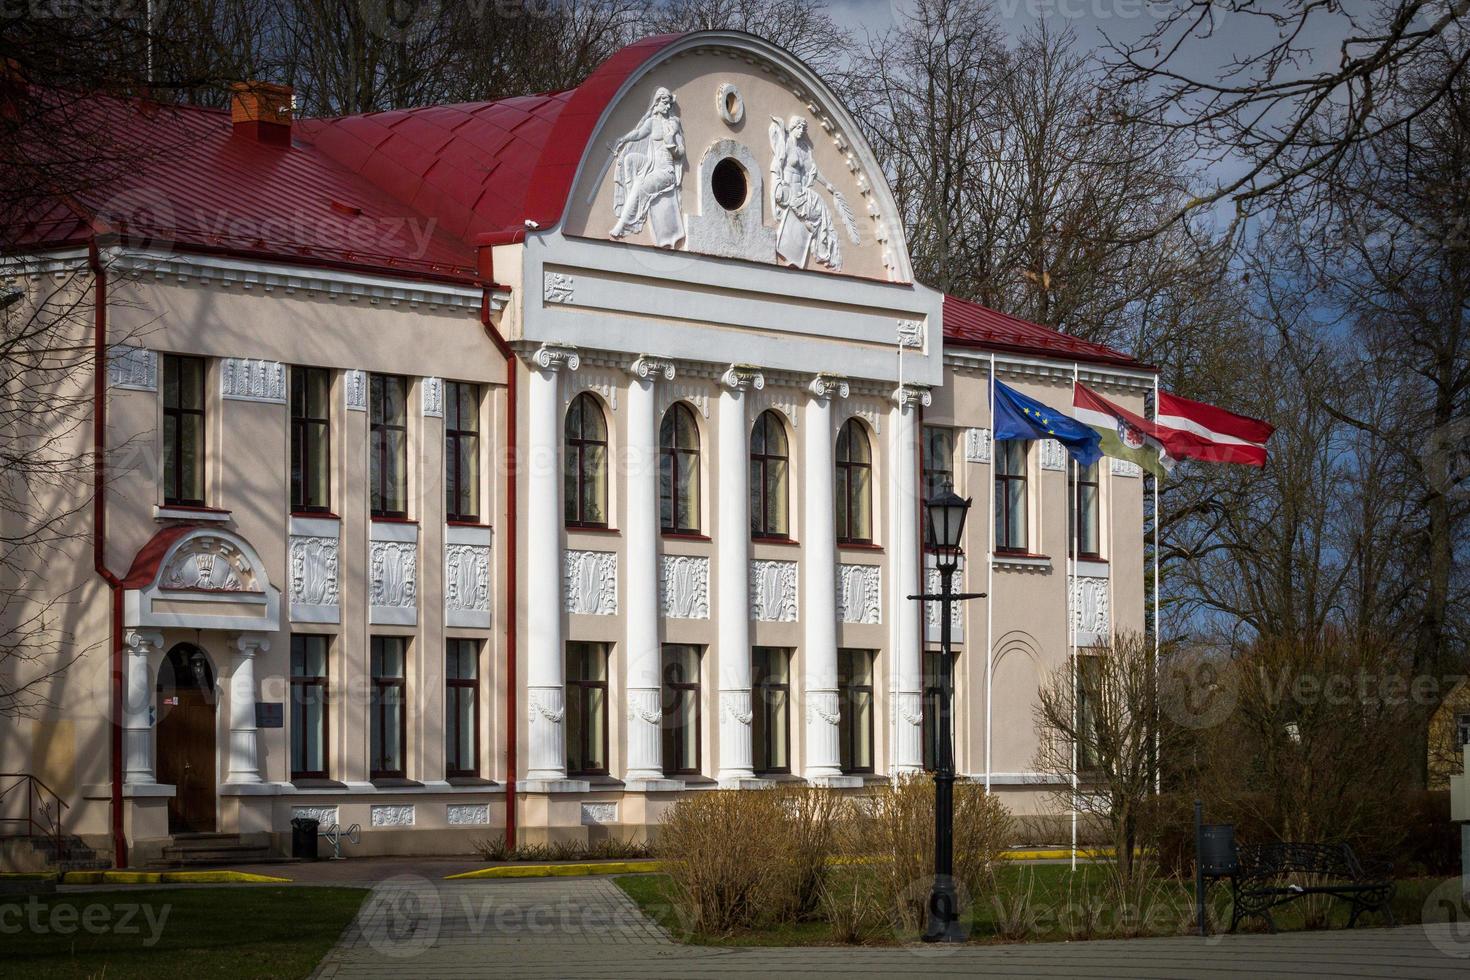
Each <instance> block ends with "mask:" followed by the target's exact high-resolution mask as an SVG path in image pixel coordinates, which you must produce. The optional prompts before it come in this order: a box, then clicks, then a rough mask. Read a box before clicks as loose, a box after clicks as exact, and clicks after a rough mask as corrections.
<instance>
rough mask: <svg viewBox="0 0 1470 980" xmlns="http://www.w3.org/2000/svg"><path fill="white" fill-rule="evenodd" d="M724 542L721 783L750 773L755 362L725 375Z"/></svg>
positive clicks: (759, 380)
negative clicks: (749, 403) (751, 394)
mask: <svg viewBox="0 0 1470 980" xmlns="http://www.w3.org/2000/svg"><path fill="white" fill-rule="evenodd" d="M720 381H721V384H722V386H723V387H722V389H721V391H720V413H719V420H720V433H719V443H720V449H719V464H720V465H719V469H718V470H717V471H716V479H717V480H718V481H719V495H718V498H717V506H718V507H719V514H720V525H719V536H720V540H719V546H718V548H717V550H716V553H715V557H716V561H717V562H718V565H717V567H716V569H715V581H716V584H717V586H718V587H717V589H716V592H715V613H716V615H717V616H718V617H719V619H718V623H719V640H718V641H717V643H718V647H717V649H718V652H719V664H720V771H719V780H720V785H721V786H726V787H738V786H739V785H740V782H741V780H745V779H750V778H751V777H752V776H753V775H754V773H753V772H752V770H751V742H750V719H751V717H752V715H751V705H750V451H749V448H748V444H749V441H750V423H749V420H747V419H746V417H745V392H746V391H747V390H748V389H751V388H754V389H755V390H757V391H759V390H760V389H762V388H764V387H765V386H766V379H765V377H764V376H763V375H762V374H761V373H760V372H759V371H757V370H755V369H754V368H750V367H745V366H741V365H734V366H732V367H731V368H730V369H729V370H728V371H726V372H725V373H724V375H723V376H722V377H721V379H720Z"/></svg>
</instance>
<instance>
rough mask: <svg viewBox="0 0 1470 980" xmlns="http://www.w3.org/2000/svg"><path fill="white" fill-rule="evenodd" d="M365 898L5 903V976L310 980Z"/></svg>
mask: <svg viewBox="0 0 1470 980" xmlns="http://www.w3.org/2000/svg"><path fill="white" fill-rule="evenodd" d="M366 896H367V892H366V891H365V890H363V889H359V888H270V887H246V888H239V887H237V888H156V889H155V888H130V889H125V890H117V891H97V892H74V893H58V894H52V895H35V896H24V895H7V896H4V897H0V950H3V953H0V962H3V963H4V967H3V968H0V973H3V974H5V975H8V976H24V977H26V978H27V980H40V978H45V977H99V978H106V980H115V978H124V977H146V978H150V980H163V978H170V977H179V978H187V980H198V978H202V977H232V978H233V977H305V976H306V975H308V974H309V973H311V971H312V970H313V969H314V968H315V967H316V964H317V962H318V961H319V960H320V959H321V958H322V957H323V956H324V955H326V952H327V950H329V949H331V947H332V946H333V944H335V943H336V941H337V939H338V937H339V936H341V934H342V930H343V929H345V928H346V927H347V924H348V923H349V922H351V921H352V917H353V916H354V915H356V914H357V907H358V906H359V905H361V904H362V900H363V899H364V898H365V897H366Z"/></svg>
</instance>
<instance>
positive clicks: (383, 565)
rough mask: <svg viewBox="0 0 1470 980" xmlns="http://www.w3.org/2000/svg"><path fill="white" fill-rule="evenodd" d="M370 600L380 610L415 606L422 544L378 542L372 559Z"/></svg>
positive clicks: (370, 562)
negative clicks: (419, 548) (419, 553)
mask: <svg viewBox="0 0 1470 980" xmlns="http://www.w3.org/2000/svg"><path fill="white" fill-rule="evenodd" d="M369 565H370V582H369V586H368V590H369V591H368V594H369V600H368V601H369V603H370V604H371V605H373V606H375V607H378V608H380V609H390V608H406V607H407V608H411V607H413V606H414V605H415V603H416V602H417V601H418V584H417V571H418V545H416V544H414V543H413V542H409V541H374V542H373V543H372V554H371V559H370V561H369Z"/></svg>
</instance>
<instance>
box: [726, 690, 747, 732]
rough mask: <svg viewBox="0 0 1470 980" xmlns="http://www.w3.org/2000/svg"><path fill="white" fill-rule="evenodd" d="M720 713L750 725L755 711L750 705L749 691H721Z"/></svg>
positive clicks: (732, 719)
mask: <svg viewBox="0 0 1470 980" xmlns="http://www.w3.org/2000/svg"><path fill="white" fill-rule="evenodd" d="M720 714H721V716H722V717H725V718H729V719H730V720H731V721H734V722H736V723H738V724H741V725H749V724H750V719H752V718H754V717H755V712H754V711H753V710H751V707H750V692H749V691H721V692H720Z"/></svg>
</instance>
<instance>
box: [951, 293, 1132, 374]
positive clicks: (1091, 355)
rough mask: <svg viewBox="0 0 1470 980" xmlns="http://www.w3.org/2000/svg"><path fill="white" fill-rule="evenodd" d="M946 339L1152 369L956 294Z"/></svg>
mask: <svg viewBox="0 0 1470 980" xmlns="http://www.w3.org/2000/svg"><path fill="white" fill-rule="evenodd" d="M944 342H945V344H946V345H947V346H958V347H976V348H980V349H982V350H993V351H1005V352H1009V353H1016V354H1034V355H1037V356H1039V357H1060V358H1065V359H1068V360H1078V361H1088V362H1092V363H1097V364H1113V365H1117V366H1119V367H1131V368H1139V369H1142V370H1149V368H1148V366H1147V365H1145V364H1143V363H1142V362H1140V361H1138V360H1135V359H1134V358H1132V357H1129V356H1128V355H1127V354H1124V353H1122V352H1121V351H1116V350H1113V348H1111V347H1106V346H1104V345H1102V344H1094V343H1092V342H1091V341H1087V340H1082V339H1081V338H1079V337H1073V336H1071V335H1070V334H1065V333H1062V332H1061V331H1060V330H1053V329H1052V328H1051V327H1043V326H1042V325H1041V324H1039V323H1032V322H1031V321H1029V320H1022V319H1021V318H1020V317H1014V316H1011V315H1010V314H1009V313H1001V312H1000V311H999V310H992V309H991V308H990V307H988V306H981V305H980V304H979V303H972V302H970V301H969V300H964V299H958V298H956V297H954V296H946V297H944Z"/></svg>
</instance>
